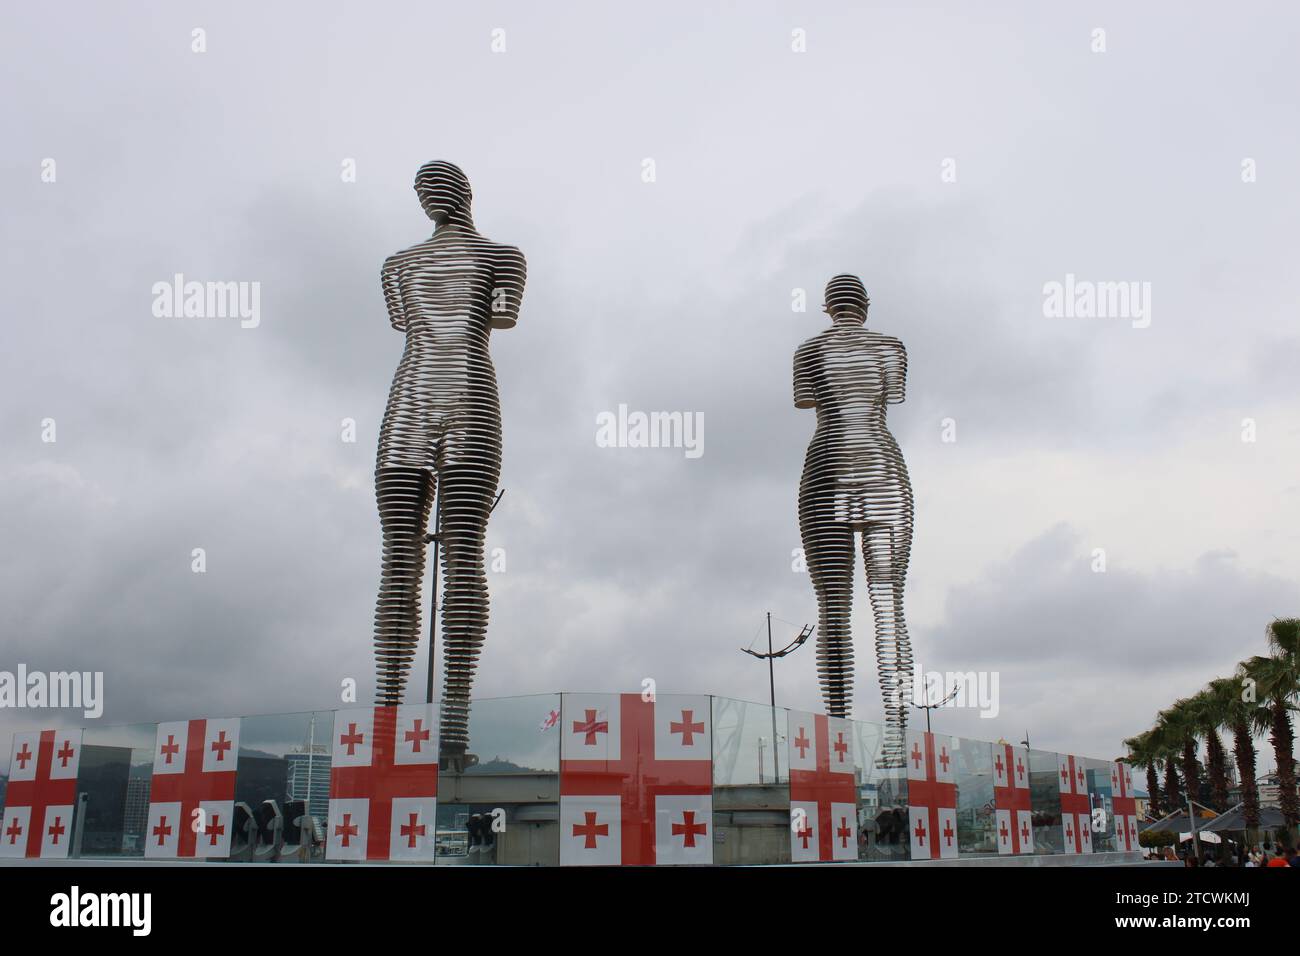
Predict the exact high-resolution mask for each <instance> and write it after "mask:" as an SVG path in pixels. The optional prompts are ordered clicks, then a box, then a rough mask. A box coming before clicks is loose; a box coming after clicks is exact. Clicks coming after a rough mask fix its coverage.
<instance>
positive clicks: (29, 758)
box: [0, 730, 81, 859]
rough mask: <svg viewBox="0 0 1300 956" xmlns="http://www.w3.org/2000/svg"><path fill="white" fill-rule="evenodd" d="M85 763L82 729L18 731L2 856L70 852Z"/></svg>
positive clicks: (1, 831)
mask: <svg viewBox="0 0 1300 956" xmlns="http://www.w3.org/2000/svg"><path fill="white" fill-rule="evenodd" d="M80 764H81V731H80V730H38V731H31V732H25V733H20V734H14V741H13V750H12V752H11V755H10V760H9V786H8V789H7V790H6V791H5V809H4V815H3V817H0V857H44V858H46V859H62V858H64V857H66V856H67V855H68V846H69V845H70V844H71V843H72V812H73V806H74V804H75V803H76V802H77V769H78V767H79V766H80Z"/></svg>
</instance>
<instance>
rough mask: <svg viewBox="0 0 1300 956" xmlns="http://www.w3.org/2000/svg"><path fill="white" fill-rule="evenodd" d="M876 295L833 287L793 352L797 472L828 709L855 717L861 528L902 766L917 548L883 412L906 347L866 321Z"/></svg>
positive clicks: (881, 667) (891, 740)
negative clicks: (908, 589)
mask: <svg viewBox="0 0 1300 956" xmlns="http://www.w3.org/2000/svg"><path fill="white" fill-rule="evenodd" d="M869 306H870V301H869V299H868V298H867V291H866V289H865V288H864V287H863V285H862V281H861V280H860V279H858V278H857V277H856V276H851V275H838V276H835V278H833V279H831V281H830V282H829V283H827V285H826V304H825V309H826V312H827V314H829V315H830V317H831V326H830V328H828V329H826V330H824V331H822V332H821V333H819V334H818V335H815V336H813V337H812V338H811V339H809V340H808V341H807V342H805V343H803V345H801V346H799V348H798V350H797V351H796V352H795V356H794V403H795V406H796V407H797V408H816V409H817V430H816V431H815V432H814V434H813V438H812V441H811V442H810V443H809V445H808V454H807V457H806V458H805V459H804V467H803V477H802V479H801V480H800V482H799V531H800V535H801V537H802V539H803V547H804V555H805V559H806V562H807V565H808V571H809V574H810V576H811V577H812V581H813V588H814V589H815V591H816V592H817V604H818V609H819V613H820V624H819V627H818V635H817V671H818V675H819V678H820V680H821V686H822V698H823V701H824V703H825V706H826V712H827V713H828V714H830V715H832V716H836V717H847V716H849V710H850V707H851V705H852V701H853V634H852V626H851V622H850V617H851V612H852V608H853V576H854V567H853V565H854V556H853V553H854V548H855V544H856V541H855V537H856V535H858V534H859V533H860V534H861V536H862V538H861V542H862V558H863V562H864V563H865V566H866V578H867V593H868V595H869V596H870V599H871V610H872V614H873V616H874V618H875V625H876V626H875V631H876V668H877V673H878V676H879V681H880V689H881V693H882V695H883V697H884V706H885V723H886V738H885V740H884V741H883V747H882V751H881V757H880V759H879V761H878V763H880V764H881V765H882V766H900V765H901V758H902V751H903V746H904V734H905V730H906V726H907V703H906V700H907V698H906V694H905V693H904V691H905V690H907V689H909V688H910V686H911V680H912V649H911V642H910V641H909V639H908V636H907V624H906V621H905V620H904V617H903V586H904V583H905V581H906V578H907V562H908V557H909V554H910V552H911V548H912V486H911V482H910V481H909V480H908V477H907V465H906V464H905V463H904V461H903V454H902V452H901V451H900V450H899V448H898V443H897V442H896V441H894V436H893V435H891V434H890V433H889V428H888V427H887V425H886V422H885V411H886V408H887V406H889V405H891V404H895V403H898V402H901V401H903V398H904V393H905V389H906V383H907V352H906V351H905V350H904V348H903V343H902V342H900V341H899V340H898V339H896V338H893V337H892V336H888V335H882V334H880V333H879V332H873V331H870V330H868V329H867V328H866V319H867V309H868V307H869Z"/></svg>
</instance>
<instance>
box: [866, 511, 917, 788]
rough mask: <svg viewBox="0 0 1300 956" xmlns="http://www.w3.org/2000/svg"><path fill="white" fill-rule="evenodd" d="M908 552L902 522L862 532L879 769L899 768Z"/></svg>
mask: <svg viewBox="0 0 1300 956" xmlns="http://www.w3.org/2000/svg"><path fill="white" fill-rule="evenodd" d="M911 551H912V532H911V528H910V527H908V526H907V525H906V524H903V525H893V524H869V525H867V527H866V530H865V531H864V532H863V534H862V558H863V561H864V563H865V564H866V571H867V593H868V594H869V595H870V597H871V613H872V616H873V617H874V618H875V623H876V674H877V678H878V679H879V681H880V693H881V697H882V698H883V701H884V705H885V739H884V742H883V744H882V747H881V756H880V765H881V766H902V756H903V749H904V747H905V740H904V737H905V736H906V731H907V708H908V698H909V695H910V694H911V688H912V642H911V639H910V638H909V637H908V636H907V621H906V619H905V618H904V617H903V590H904V585H905V584H906V583H907V563H908V559H909V557H910V555H911ZM894 761H897V762H896V763H895V762H894Z"/></svg>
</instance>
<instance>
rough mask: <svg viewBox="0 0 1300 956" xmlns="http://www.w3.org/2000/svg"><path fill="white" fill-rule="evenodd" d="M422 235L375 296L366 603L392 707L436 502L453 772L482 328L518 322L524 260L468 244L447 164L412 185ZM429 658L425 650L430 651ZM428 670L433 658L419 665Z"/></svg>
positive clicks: (445, 715)
mask: <svg viewBox="0 0 1300 956" xmlns="http://www.w3.org/2000/svg"><path fill="white" fill-rule="evenodd" d="M415 192H416V194H417V195H418V196H419V198H420V205H421V206H422V207H423V208H424V211H425V213H426V214H427V215H428V217H429V218H430V219H432V220H433V222H434V225H435V229H434V233H433V235H432V236H431V237H430V238H429V239H426V240H425V241H424V242H421V243H418V244H416V245H414V246H411V247H410V248H409V249H406V250H404V251H402V252H399V253H397V254H396V255H393V256H390V257H389V258H388V259H387V260H385V262H384V267H383V273H382V281H383V290H384V301H385V302H386V303H387V306H388V318H389V321H390V322H392V325H393V328H395V329H396V330H397V331H399V332H401V333H402V334H404V335H405V336H406V346H405V348H404V349H403V351H402V358H401V361H400V362H399V363H398V366H397V372H396V374H395V375H394V376H393V384H392V388H391V390H390V391H389V394H388V406H387V408H386V409H385V410H384V420H383V424H382V426H381V428H380V432H379V454H378V458H377V461H376V463H375V497H376V499H377V500H378V503H379V519H380V523H381V525H382V527H383V535H384V557H383V573H382V577H381V580H380V583H379V599H378V601H377V602H376V605H375V667H376V688H377V697H378V702H379V703H381V704H397V703H401V702H402V697H403V691H404V689H405V685H406V678H407V673H408V671H409V670H410V668H411V661H412V660H413V659H414V657H415V653H416V649H417V647H418V645H419V640H420V590H421V581H422V579H423V576H424V563H425V537H426V529H427V526H428V523H429V513H430V511H431V510H432V508H433V504H434V499H435V495H436V496H437V497H438V502H439V512H440V515H441V522H440V528H439V529H438V531H437V533H438V535H439V538H438V540H439V543H440V545H441V553H442V571H443V601H442V646H443V657H444V663H443V678H444V682H443V696H442V708H441V731H442V756H443V765H444V768H445V769H452V770H455V769H459V767H460V765H461V763H462V762H463V759H464V753H465V749H466V745H467V744H468V741H469V696H470V688H471V686H472V684H473V681H474V668H475V665H476V663H477V662H478V656H479V652H480V650H481V648H482V646H483V640H484V637H485V635H486V632H487V623H488V587H487V576H486V574H485V573H484V566H483V549H484V537H485V534H486V531H487V521H488V513H489V512H490V511H491V509H492V504H493V499H494V498H495V496H496V491H497V479H498V478H499V477H500V473H501V406H500V402H499V401H498V398H497V382H496V372H495V370H494V369H493V367H492V358H491V355H490V354H489V352H488V341H489V337H490V335H491V330H492V329H508V328H511V327H513V326H514V324H515V322H516V321H517V319H518V317H519V302H520V299H521V298H522V296H523V292H524V279H525V272H526V266H525V262H524V257H523V254H522V253H521V252H520V251H519V250H518V249H516V248H514V247H512V246H505V245H501V244H500V243H496V242H492V241H491V240H489V239H486V238H484V237H483V236H481V235H479V233H478V230H477V229H475V228H474V220H473V219H472V218H471V216H470V198H471V193H470V186H469V180H468V179H466V177H465V174H464V173H463V172H461V170H460V169H459V168H457V167H456V166H453V165H452V164H451V163H446V162H430V163H426V164H425V165H423V166H421V167H420V170H419V172H418V173H417V174H416V177H415ZM429 652H430V654H432V653H433V647H432V646H430V648H429ZM430 673H431V674H432V662H431V665H430Z"/></svg>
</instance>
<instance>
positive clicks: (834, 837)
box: [786, 710, 858, 863]
mask: <svg viewBox="0 0 1300 956" xmlns="http://www.w3.org/2000/svg"><path fill="white" fill-rule="evenodd" d="M786 760H787V761H788V765H789V767H790V859H791V860H793V861H794V862H796V863H810V862H816V861H830V860H856V859H857V858H858V801H857V783H856V778H855V775H854V770H855V767H856V760H855V759H854V750H853V723H852V722H851V721H849V720H845V719H844V718H842V717H828V716H826V715H825V714H810V713H806V712H804V711H798V710H792V711H790V712H789V715H788V717H787V723H786Z"/></svg>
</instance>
